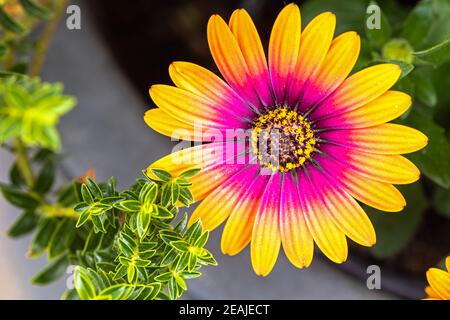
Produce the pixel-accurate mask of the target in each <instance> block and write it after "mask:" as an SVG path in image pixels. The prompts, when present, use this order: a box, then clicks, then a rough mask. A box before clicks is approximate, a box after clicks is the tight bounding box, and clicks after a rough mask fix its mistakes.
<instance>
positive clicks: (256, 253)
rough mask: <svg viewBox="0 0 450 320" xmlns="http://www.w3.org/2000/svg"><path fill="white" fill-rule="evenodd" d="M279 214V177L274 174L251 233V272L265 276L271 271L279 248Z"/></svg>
mask: <svg viewBox="0 0 450 320" xmlns="http://www.w3.org/2000/svg"><path fill="white" fill-rule="evenodd" d="M279 212H280V176H279V175H278V174H274V175H273V176H272V178H271V179H270V181H269V183H268V184H267V187H266V190H265V191H264V195H263V197H262V199H261V203H260V206H259V208H258V213H257V214H256V218H255V223H254V226H253V232H252V241H251V245H250V253H251V259H252V265H253V270H254V271H255V273H256V274H257V275H260V276H267V275H268V274H269V273H270V272H271V271H272V269H273V267H274V265H275V262H276V261H277V258H278V253H279V251H280V246H281V238H280V230H279V225H278V215H279Z"/></svg>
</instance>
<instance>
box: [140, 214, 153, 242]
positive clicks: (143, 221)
mask: <svg viewBox="0 0 450 320" xmlns="http://www.w3.org/2000/svg"><path fill="white" fill-rule="evenodd" d="M151 221H152V215H151V213H148V212H143V211H140V212H139V214H138V217H137V226H138V234H139V237H141V239H142V238H143V237H144V236H146V235H147V232H148V229H149V227H150V222H151Z"/></svg>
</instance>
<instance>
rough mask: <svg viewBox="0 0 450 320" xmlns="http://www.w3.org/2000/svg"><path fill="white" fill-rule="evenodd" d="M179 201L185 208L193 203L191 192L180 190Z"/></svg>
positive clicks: (185, 189) (186, 189)
mask: <svg viewBox="0 0 450 320" xmlns="http://www.w3.org/2000/svg"><path fill="white" fill-rule="evenodd" d="M179 200H180V201H181V203H183V205H185V206H189V205H190V204H191V203H192V202H194V196H193V195H192V192H191V190H189V189H188V188H180V198H179Z"/></svg>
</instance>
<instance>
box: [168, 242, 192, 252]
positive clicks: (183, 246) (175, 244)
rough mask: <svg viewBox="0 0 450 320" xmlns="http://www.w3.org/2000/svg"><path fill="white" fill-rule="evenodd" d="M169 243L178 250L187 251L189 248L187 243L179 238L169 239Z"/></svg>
mask: <svg viewBox="0 0 450 320" xmlns="http://www.w3.org/2000/svg"><path fill="white" fill-rule="evenodd" d="M170 245H171V246H172V247H174V248H175V249H177V250H178V251H182V252H187V251H188V250H189V247H190V246H189V243H187V242H185V241H183V240H179V241H171V242H170Z"/></svg>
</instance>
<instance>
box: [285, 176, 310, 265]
mask: <svg viewBox="0 0 450 320" xmlns="http://www.w3.org/2000/svg"><path fill="white" fill-rule="evenodd" d="M296 184H297V182H296V181H294V178H293V176H292V175H291V174H286V175H285V176H284V181H283V187H282V190H281V206H280V233H281V243H282V245H283V249H284V252H285V253H286V256H287V258H288V259H289V261H290V262H291V263H292V264H293V265H295V266H296V267H297V268H306V267H308V266H309V265H310V264H311V262H312V259H313V254H314V240H313V237H312V235H311V233H310V232H309V230H308V226H307V225H306V221H305V217H304V215H305V213H304V212H303V211H302V207H301V203H300V197H299V195H298V190H297V185H296Z"/></svg>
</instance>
